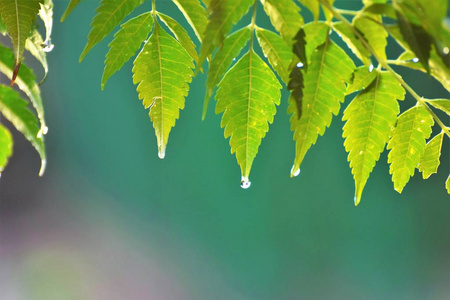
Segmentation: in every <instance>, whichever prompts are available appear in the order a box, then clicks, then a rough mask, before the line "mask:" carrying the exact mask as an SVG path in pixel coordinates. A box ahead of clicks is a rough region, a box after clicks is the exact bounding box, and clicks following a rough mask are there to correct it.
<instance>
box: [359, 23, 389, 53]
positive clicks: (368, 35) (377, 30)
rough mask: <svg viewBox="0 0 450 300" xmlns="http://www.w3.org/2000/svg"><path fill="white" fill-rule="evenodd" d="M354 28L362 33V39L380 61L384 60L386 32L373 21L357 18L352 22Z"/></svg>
mask: <svg viewBox="0 0 450 300" xmlns="http://www.w3.org/2000/svg"><path fill="white" fill-rule="evenodd" d="M353 23H354V26H355V27H356V28H357V29H358V30H359V31H360V32H362V33H363V35H364V38H365V39H366V40H367V42H368V43H369V45H370V46H371V47H372V49H373V50H374V51H375V53H376V54H377V55H378V57H380V58H381V59H382V60H386V46H387V37H388V35H389V34H388V33H387V31H386V30H385V29H384V28H383V27H382V26H381V25H379V24H377V23H375V22H374V21H372V20H370V19H368V18H365V17H357V18H355V19H354V20H353Z"/></svg>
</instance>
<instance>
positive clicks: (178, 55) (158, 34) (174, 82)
mask: <svg viewBox="0 0 450 300" xmlns="http://www.w3.org/2000/svg"><path fill="white" fill-rule="evenodd" d="M192 68H194V63H193V60H192V58H191V56H190V55H189V53H187V51H186V50H185V49H184V48H183V46H181V45H180V43H179V42H178V41H177V40H176V39H175V38H173V37H172V36H171V35H169V34H168V33H167V32H165V31H164V29H163V28H161V27H160V25H159V24H158V23H157V22H155V26H154V30H153V33H152V35H151V36H150V38H149V40H148V41H147V42H146V44H145V45H144V47H143V48H142V50H141V52H140V53H139V55H138V56H137V58H136V60H135V61H134V66H133V74H134V75H133V82H134V84H138V87H137V92H138V94H139V99H141V100H143V105H144V106H145V108H148V107H151V108H150V119H151V121H152V123H153V128H154V129H155V134H156V138H157V141H158V155H159V157H160V158H161V159H162V158H164V156H165V153H166V146H167V142H168V140H169V133H170V131H171V130H172V127H174V126H175V121H176V120H177V119H178V117H179V113H180V109H183V108H184V103H185V97H186V96H187V94H188V91H189V83H190V82H191V80H192V76H193V71H192Z"/></svg>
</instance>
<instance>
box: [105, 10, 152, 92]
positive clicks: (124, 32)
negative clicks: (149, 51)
mask: <svg viewBox="0 0 450 300" xmlns="http://www.w3.org/2000/svg"><path fill="white" fill-rule="evenodd" d="M152 27H153V16H152V14H151V13H150V12H147V13H143V14H141V15H139V16H137V17H135V18H133V19H131V20H129V21H127V22H125V23H124V24H122V25H121V29H120V30H119V31H118V32H117V33H116V34H115V35H114V39H113V40H112V42H111V43H110V44H109V45H108V46H109V51H108V54H106V60H105V69H104V71H103V76H102V90H103V89H104V88H105V84H106V82H107V81H108V79H109V78H110V77H111V76H112V75H113V74H114V73H116V72H117V71H119V70H120V69H121V68H122V67H123V65H124V64H125V63H126V62H127V61H128V60H129V59H130V58H131V57H132V56H133V55H135V54H136V51H137V50H138V49H139V48H140V47H141V45H142V43H143V42H144V41H145V39H146V38H147V37H148V35H149V32H150V30H151V29H152Z"/></svg>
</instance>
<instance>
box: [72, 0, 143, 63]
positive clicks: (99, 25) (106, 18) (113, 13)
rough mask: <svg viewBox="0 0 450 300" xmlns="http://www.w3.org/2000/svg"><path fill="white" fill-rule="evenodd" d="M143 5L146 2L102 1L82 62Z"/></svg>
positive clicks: (92, 24) (135, 0) (126, 0)
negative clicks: (98, 44) (97, 45)
mask: <svg viewBox="0 0 450 300" xmlns="http://www.w3.org/2000/svg"><path fill="white" fill-rule="evenodd" d="M142 3H144V0H102V2H101V3H100V6H99V7H98V8H97V15H96V16H95V17H94V19H93V20H92V23H91V31H90V32H89V36H88V42H87V44H86V47H85V48H84V50H83V52H82V53H81V56H80V62H81V61H82V60H83V59H84V57H85V56H86V54H87V53H88V52H89V51H90V50H91V49H92V48H93V47H94V46H95V45H96V44H97V43H99V42H100V41H101V40H103V39H104V38H105V37H106V36H107V35H108V34H109V33H110V32H111V31H112V30H113V29H114V28H115V27H116V26H117V25H119V24H120V22H121V21H122V20H123V19H124V18H125V17H126V16H128V15H129V14H130V13H131V12H132V11H133V10H134V9H135V8H136V7H138V6H139V5H141V4H142Z"/></svg>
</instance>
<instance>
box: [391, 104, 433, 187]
mask: <svg viewBox="0 0 450 300" xmlns="http://www.w3.org/2000/svg"><path fill="white" fill-rule="evenodd" d="M433 124H434V121H433V117H432V116H431V115H430V113H429V112H428V111H427V109H426V108H425V107H423V106H421V105H417V106H414V107H413V108H411V109H409V110H407V111H406V112H404V113H403V114H401V115H400V116H399V118H398V121H397V126H396V127H395V130H394V133H393V135H392V138H391V140H390V141H389V144H388V146H387V149H391V151H390V152H389V156H388V162H389V163H390V164H391V166H390V169H389V173H390V174H392V181H393V182H394V188H395V190H396V191H397V192H399V193H401V192H402V191H403V188H404V187H405V185H406V184H407V183H408V181H409V178H410V177H411V176H413V175H414V170H415V169H416V168H417V166H418V165H419V163H420V160H421V159H422V156H423V153H424V151H425V145H426V139H427V138H429V137H430V134H431V126H432V125H433Z"/></svg>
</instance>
